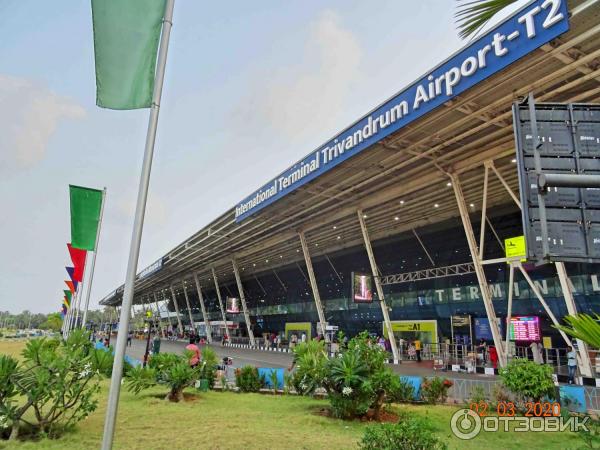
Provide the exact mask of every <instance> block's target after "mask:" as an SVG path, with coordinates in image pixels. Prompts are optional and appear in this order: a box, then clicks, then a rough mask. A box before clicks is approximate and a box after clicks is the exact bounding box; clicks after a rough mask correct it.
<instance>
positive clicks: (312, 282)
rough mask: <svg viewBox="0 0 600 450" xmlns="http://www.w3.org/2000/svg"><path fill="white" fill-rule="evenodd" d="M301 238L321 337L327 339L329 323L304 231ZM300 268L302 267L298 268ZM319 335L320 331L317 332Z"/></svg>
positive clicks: (300, 233) (301, 232)
mask: <svg viewBox="0 0 600 450" xmlns="http://www.w3.org/2000/svg"><path fill="white" fill-rule="evenodd" d="M298 236H299V237H300V245H302V253H303V254H304V262H305V263H306V271H307V272H308V278H309V280H310V287H311V289H312V292H313V297H314V298H315V306H316V308H317V314H318V315H319V324H320V326H321V333H320V334H321V335H322V336H323V338H324V337H325V331H326V327H327V321H326V320H325V313H324V312H323V304H322V303H321V296H320V295H319V287H318V285H317V278H316V277H315V272H314V270H313V265H312V261H311V260H310V252H309V250H308V244H307V243H306V236H304V231H298ZM298 267H300V266H298ZM317 334H319V333H318V330H317Z"/></svg>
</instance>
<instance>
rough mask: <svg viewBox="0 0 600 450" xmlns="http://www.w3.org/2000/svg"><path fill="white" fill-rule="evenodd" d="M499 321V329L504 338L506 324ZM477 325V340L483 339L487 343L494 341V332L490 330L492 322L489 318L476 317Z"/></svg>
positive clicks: (475, 322)
mask: <svg viewBox="0 0 600 450" xmlns="http://www.w3.org/2000/svg"><path fill="white" fill-rule="evenodd" d="M497 320H498V329H499V330H500V335H501V336H504V330H505V327H504V322H503V321H502V320H500V319H497ZM473 323H474V325H475V327H474V328H475V339H477V340H479V339H483V340H486V341H492V340H493V339H494V338H493V336H492V330H491V328H490V321H489V319H488V318H487V317H476V318H475V319H474V320H473Z"/></svg>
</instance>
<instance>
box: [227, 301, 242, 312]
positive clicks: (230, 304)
mask: <svg viewBox="0 0 600 450" xmlns="http://www.w3.org/2000/svg"><path fill="white" fill-rule="evenodd" d="M227 312H228V313H231V314H237V313H239V312H240V299H239V298H235V297H227Z"/></svg>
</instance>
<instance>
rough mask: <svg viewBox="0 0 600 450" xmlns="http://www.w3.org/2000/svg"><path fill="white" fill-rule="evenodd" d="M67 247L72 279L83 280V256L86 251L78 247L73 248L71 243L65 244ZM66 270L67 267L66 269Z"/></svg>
mask: <svg viewBox="0 0 600 450" xmlns="http://www.w3.org/2000/svg"><path fill="white" fill-rule="evenodd" d="M67 248H68V249H69V255H71V261H73V275H72V279H73V281H79V282H81V281H82V280H83V271H84V269H85V257H86V255H87V251H85V250H81V249H78V248H73V247H72V246H71V244H67ZM67 271H68V269H67Z"/></svg>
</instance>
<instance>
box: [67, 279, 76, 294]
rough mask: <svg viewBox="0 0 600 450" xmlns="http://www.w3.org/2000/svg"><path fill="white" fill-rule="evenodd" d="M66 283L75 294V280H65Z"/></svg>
mask: <svg viewBox="0 0 600 450" xmlns="http://www.w3.org/2000/svg"><path fill="white" fill-rule="evenodd" d="M65 283H66V285H67V286H69V290H70V291H71V294H73V295H75V285H74V284H73V282H72V281H67V280H65Z"/></svg>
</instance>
